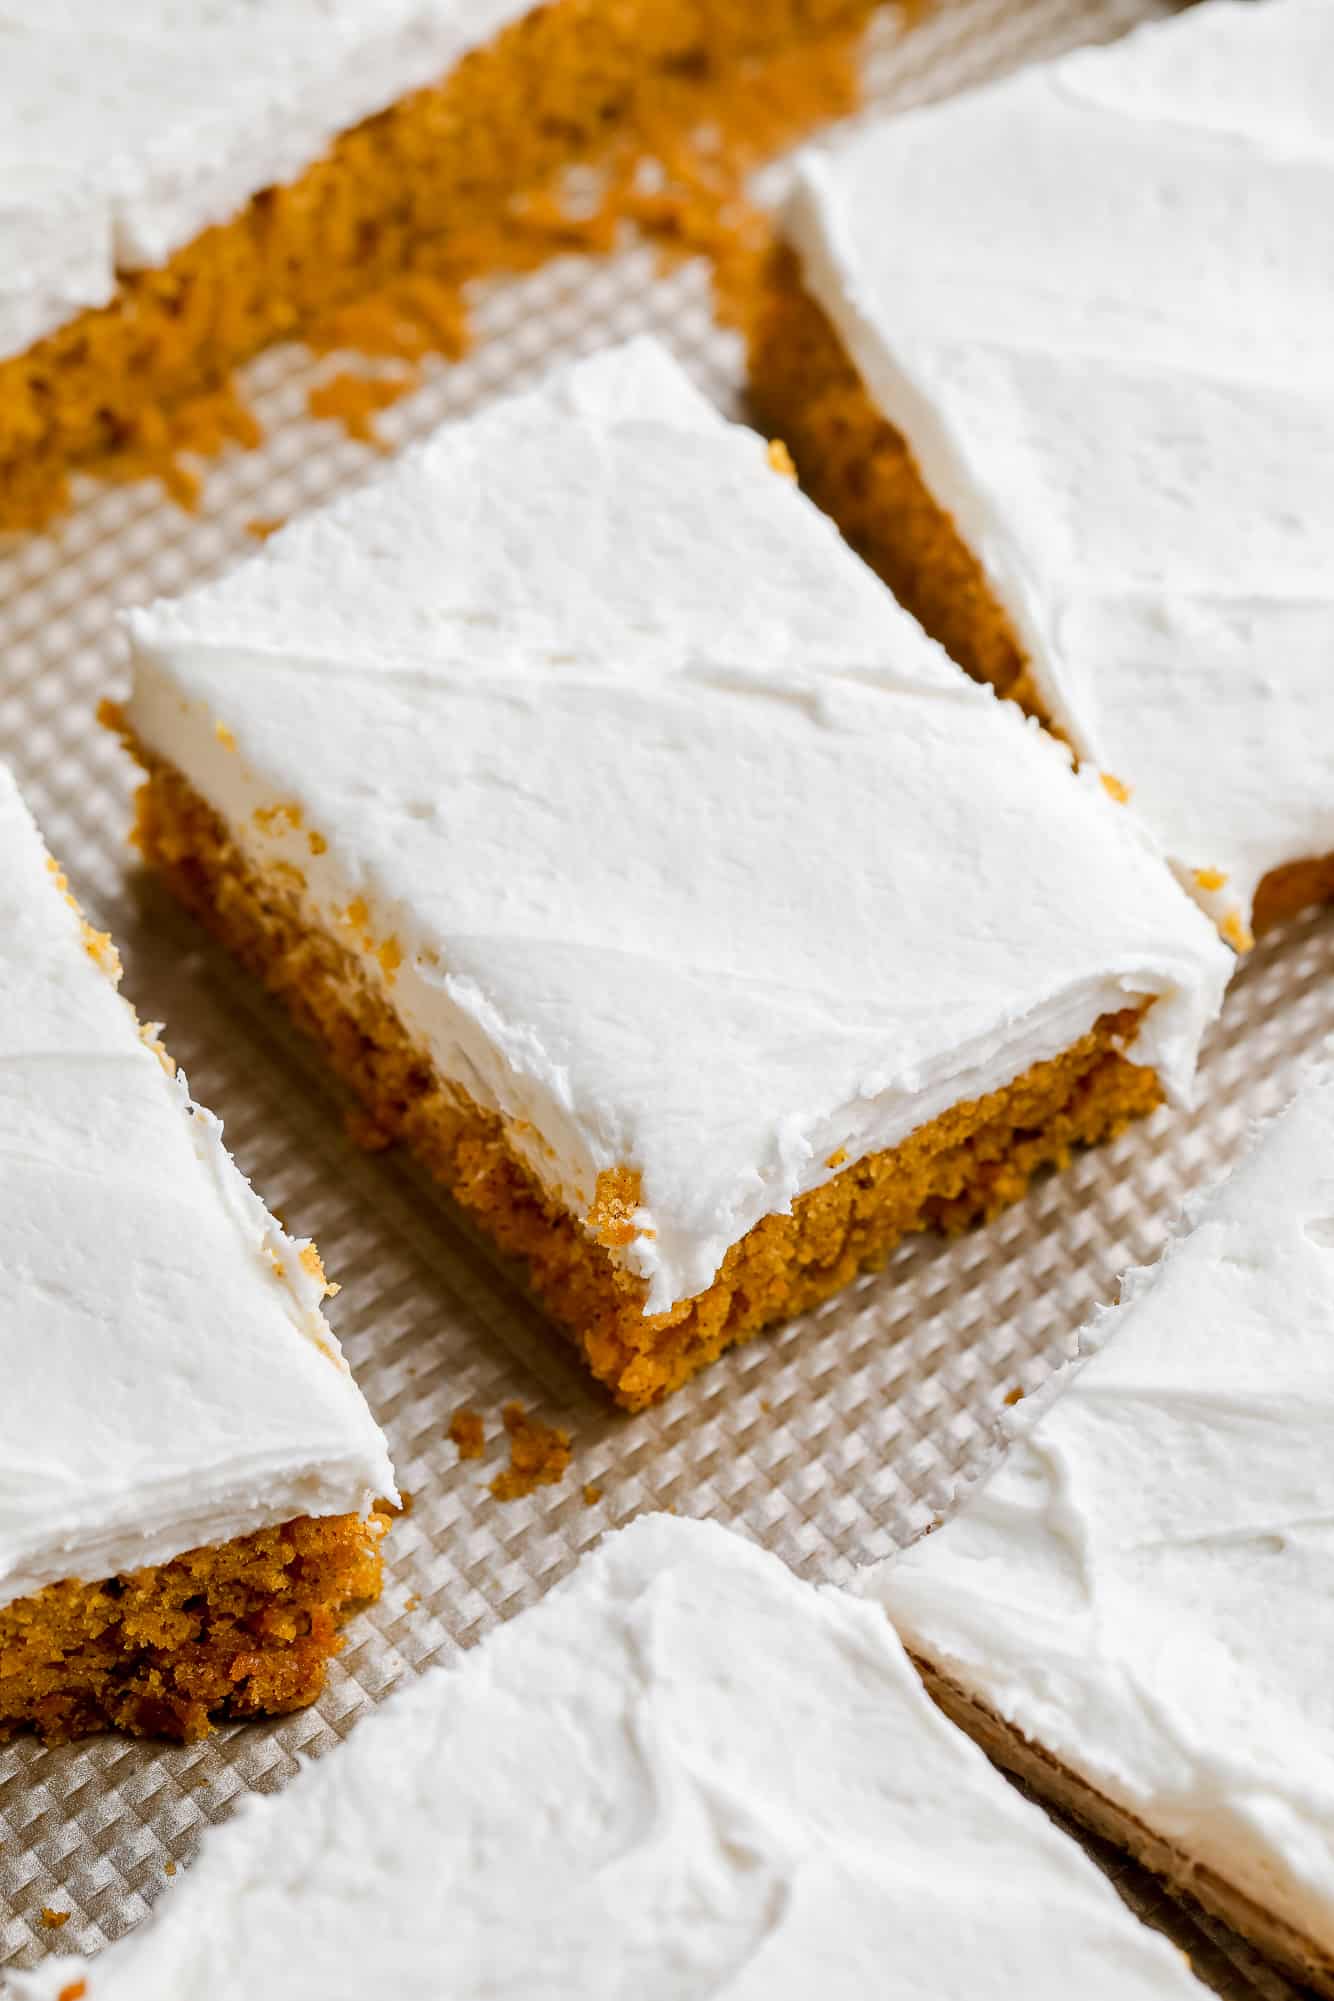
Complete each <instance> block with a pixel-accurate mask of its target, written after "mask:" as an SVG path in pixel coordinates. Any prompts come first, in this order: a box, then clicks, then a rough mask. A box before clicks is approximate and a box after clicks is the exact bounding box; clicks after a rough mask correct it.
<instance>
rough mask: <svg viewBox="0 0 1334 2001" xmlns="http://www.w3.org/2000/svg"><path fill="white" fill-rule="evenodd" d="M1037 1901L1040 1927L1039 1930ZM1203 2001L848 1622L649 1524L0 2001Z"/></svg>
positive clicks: (722, 1538)
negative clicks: (123, 1923)
mask: <svg viewBox="0 0 1334 2001" xmlns="http://www.w3.org/2000/svg"><path fill="white" fill-rule="evenodd" d="M1035 1912H1039V1913H1040V1914H1041V1922H1040V1923H1035V1921H1034V1915H1035ZM817 1989H818V1991H819V1992H820V1993H821V1994H823V1995H826V1996H828V1997H830V2001H865V1997H866V1996H867V1995H868V1994H883V1995H886V1996H890V1997H905V2001H906V1997H910V1996H911V1997H916V1996H920V1995H946V1994H949V1995H962V1994H967V1995H969V1996H971V1997H974V2001H1013V1997H1014V1996H1015V1995H1016V1994H1022V1995H1025V1996H1029V1997H1033V2001H1047V1997H1050V2001H1067V1997H1068V1996H1069V1995H1071V1994H1075V1993H1077V1994H1080V1995H1083V1996H1085V1997H1087V2001H1125V1997H1126V1996H1127V1995H1129V1994H1133V1995H1135V1996H1137V1997H1142V2001H1192V1997H1193V1998H1194V2001H1200V1997H1202V1996H1203V1993H1204V1990H1203V1989H1202V1988H1201V1987H1200V1986H1199V1985H1198V1983H1197V1982H1196V1981H1195V1980H1194V1978H1193V1977H1192V1975H1191V1974H1190V1972H1189V1970H1188V1967H1187V1965H1186V1962H1185V1960H1184V1958H1183V1956H1182V1955H1181V1954H1180V1953H1178V1952H1177V1951H1176V1950H1175V1949H1174V1948H1173V1947H1172V1946H1171V1945H1169V1944H1168V1942H1167V1941H1166V1940H1165V1939H1163V1938H1162V1937H1160V1936H1159V1935H1158V1934H1157V1933H1155V1932H1151V1931H1149V1930H1148V1929H1146V1928H1145V1927H1144V1926H1142V1925H1141V1924H1140V1922H1139V1921H1138V1919H1137V1918H1135V1917H1134V1916H1132V1914H1131V1913H1130V1911H1128V1910H1127V1909H1126V1907H1125V1905H1124V1904H1123V1903H1122V1902H1121V1899H1120V1898H1119V1897H1118V1896H1117V1894H1116V1891H1115V1890H1114V1889H1113V1888H1112V1886H1111V1884H1110V1883H1109V1882H1108V1881H1107V1880H1106V1878H1105V1877H1104V1876H1103V1875H1102V1874H1101V1873H1100V1872H1099V1870H1098V1869H1097V1868H1096V1867H1095V1865H1094V1864H1093V1863H1092V1862H1091V1861H1090V1860H1089V1859H1088V1857H1087V1856H1086V1855H1084V1854H1083V1853H1082V1852H1081V1851H1080V1849H1079V1848H1078V1847H1077V1845H1076V1844H1075V1843H1074V1842H1073V1841H1071V1840H1070V1838H1069V1837H1068V1835H1065V1834H1062V1833H1060V1832H1059V1831H1058V1830H1057V1829H1056V1828H1055V1827H1053V1826H1052V1824H1051V1822H1050V1821H1049V1820H1048V1819H1047V1818H1046V1816H1045V1815H1044V1814H1043V1813H1042V1812H1041V1810H1040V1809H1039V1808H1038V1807H1036V1806H1034V1805H1032V1804H1031V1803H1030V1802H1029V1801H1028V1800H1025V1799H1023V1798H1021V1796H1020V1795H1019V1793H1018V1792H1017V1791H1015V1790H1014V1788H1013V1787H1011V1786H1010V1785H1008V1784H1007V1783H1006V1781H1005V1780H1004V1779H1003V1778H1002V1777H1001V1776H1000V1775H999V1774H998V1773H997V1772H995V1771H993V1769H992V1768H991V1766H990V1765H989V1764H988V1763H987V1761H986V1759H985V1758H984V1757H983V1756H982V1754H981V1753H980V1752H979V1751H978V1750H977V1749H976V1748H975V1747H974V1746H973V1745H972V1744H970V1743H969V1742H968V1740H967V1738H966V1737H965V1736H963V1735H962V1733H960V1732H959V1731H956V1730H955V1729H954V1728H953V1727H952V1726H951V1725H950V1724H949V1723H947V1722H946V1721H945V1719H944V1717H943V1716H941V1715H940V1713H939V1711H938V1710H937V1709H935V1708H934V1707H933V1705H932V1704H931V1703H930V1702H929V1701H928V1699H927V1697H926V1695H925V1694H924V1693H923V1691H922V1688H921V1685H920V1683H919V1682H918V1680H917V1677H916V1676H915V1675H914V1674H913V1671H912V1669H911V1667H910V1666H909V1665H908V1662H907V1661H906V1660H905V1659H904V1656H903V1653H902V1650H901V1648H900V1647H899V1646H898V1643H897V1642H896V1640H895V1638H894V1635H893V1632H892V1629H891V1628H890V1625H889V1623H888V1621H887V1620H886V1619H885V1618H884V1616H883V1615H882V1614H881V1613H880V1612H879V1611H877V1610H876V1609H875V1608H874V1607H872V1606H869V1605H866V1604H863V1603H859V1602H858V1601H857V1600H856V1599H855V1598H852V1597H849V1596H847V1595H846V1594H844V1593H842V1592H839V1591H834V1590H830V1589H828V1588H825V1589H819V1588H817V1587H815V1586H813V1585H809V1584H802V1583H800V1582H798V1580H797V1579H796V1578H794V1577H792V1576H791V1575H790V1573H789V1572H788V1571H786V1570H785V1569H784V1567H783V1565H782V1564H781V1563H780V1562H779V1561H778V1559H777V1558H776V1557H773V1556H768V1555H766V1554H764V1553H763V1552H762V1551H760V1550H758V1549H756V1548H754V1547H753V1546H752V1545H751V1544H749V1543H747V1542H745V1541H743V1540H742V1539H741V1538H740V1537H738V1536H734V1535H730V1534H728V1533H727V1531H725V1530H724V1529H721V1528H717V1527H714V1526H712V1525H710V1524H707V1523H702V1522H691V1521H677V1520H674V1519H672V1518H671V1517H670V1516H664V1515H654V1516H647V1517H644V1518H642V1519H640V1520H639V1521H637V1522H635V1523H633V1524H632V1525H631V1526H630V1527H629V1528H627V1529H625V1530H623V1531H622V1532H621V1533H620V1534H618V1535H613V1536H609V1537H607V1538H606V1540H605V1541H604V1542H603V1543H602V1544H601V1545H600V1547H599V1548H598V1549H597V1550H596V1551H595V1552H594V1553H593V1554H592V1555H590V1556H587V1557H585V1558H584V1560H583V1562H582V1563H581V1564H580V1565H579V1567H578V1569H577V1570H576V1571H575V1572H574V1574H573V1576H572V1577H570V1578H569V1579H567V1580H566V1581H565V1582H564V1583H562V1584H559V1585H557V1586H556V1588H555V1589H554V1590H553V1591H552V1592H551V1593H550V1594H549V1595H548V1597H547V1598H546V1599H545V1600H544V1601H543V1602H542V1603H541V1604H540V1605H538V1606H537V1607H536V1608H535V1609H533V1610H531V1611H528V1612H525V1613H523V1614H522V1615H521V1616H520V1617H519V1618H517V1619H515V1620H514V1621H513V1622H512V1623H511V1624H509V1625H508V1626H505V1627H502V1628H501V1630H500V1631H499V1632H497V1633H493V1634H492V1635H491V1636H490V1637H489V1638H488V1639H486V1640H485V1641H484V1642H483V1643H482V1645H481V1646H480V1647H479V1648H478V1649H477V1650H476V1652H475V1653H471V1654H468V1655H466V1656H465V1657H464V1658H463V1660H462V1661H461V1662H460V1663H459V1664H458V1665H457V1666H456V1667H453V1668H440V1667H435V1668H430V1669H428V1670H427V1671H426V1672H425V1673H424V1674H423V1675H421V1677H420V1678H419V1679H418V1680H417V1681H416V1682H415V1683H414V1684H413V1686H412V1687H410V1688H407V1689H403V1690H401V1691H398V1692H396V1693H394V1694H392V1695H391V1696H390V1697H389V1699H388V1700H387V1702H386V1703H385V1704H384V1706H383V1707H382V1708H381V1709H380V1710H379V1711H378V1712H377V1713H376V1714H375V1715H373V1716H369V1717H367V1718H365V1719H364V1720H363V1721H362V1722H360V1723H359V1724H358V1725H357V1727H356V1729H355V1731H354V1733H353V1735H352V1738H351V1740H350V1742H348V1743H347V1744H345V1745H342V1746H339V1747H338V1748H336V1749H334V1750H332V1751H330V1752H329V1753H328V1754H327V1755H326V1756H325V1757H323V1758H321V1759H320V1761H319V1762H318V1764H316V1765H314V1766H307V1767H306V1769H305V1770H303V1771H302V1772H301V1773H300V1774H299V1775H298V1776H297V1778H296V1779H295V1780H294V1781H293V1783H292V1785H291V1787H290V1789H289V1790H287V1791H285V1792H283V1793H280V1794H278V1795H277V1796H270V1797H267V1798H256V1797H253V1796H252V1797H251V1798H249V1799H247V1800H246V1801H244V1802H243V1804H242V1805H241V1807H240V1808H239V1810H238V1811H237V1812H236V1813H235V1814H234V1815H233V1817H232V1819H231V1820H230V1821H229V1822H228V1824H227V1825H226V1826H224V1827H221V1828H216V1829H211V1830H209V1831H208V1832H207V1833H206V1834H205V1837H204V1844H203V1848H202V1850H201V1853H200V1855H199V1858H198V1861H197V1862H195V1863H194V1864H193V1865H192V1866H191V1868H190V1870H189V1872H188V1874H187V1875H185V1876H184V1877H183V1878H180V1879H178V1881H177V1883H176V1884H175V1886H174V1887H172V1888H169V1889H167V1890H166V1891H165V1893H164V1895H163V1897H162V1899H161V1902H160V1904H159V1906H158V1909H157V1911H156V1912H155V1913H154V1914H153V1916H152V1917H150V1918H149V1919H148V1920H147V1921H146V1923H145V1924H144V1925H143V1927H142V1929H140V1930H139V1931H136V1932H134V1933H133V1934H131V1936H130V1937H129V1938H126V1939H122V1940H120V1941H119V1942H118V1943H116V1944H115V1945H112V1946H111V1947H109V1948H108V1949H107V1950H106V1951H105V1952H104V1953H103V1954H102V1955H101V1956H100V1957H99V1958H96V1959H93V1960H91V1961H89V1960H83V1959H78V1958H75V1957H72V1956H69V1955H62V1956H61V1957H59V1958H57V1959H52V1960H48V1961H47V1962H46V1964H45V1965H44V1966H42V1967H40V1968H39V1969H38V1970H37V1971H36V1972H34V1973H29V1974H20V1975H17V1976H14V1977H13V1979H12V1982H11V1989H7V1990H6V1991H7V1992H10V1991H11V1990H12V2001H59V1997H61V1996H62V1995H63V1996H65V1997H66V2001H68V1997H69V1996H70V1995H71V1994H73V1993H77V1994H78V1995H79V1996H81V1997H84V2001H179V1997H180V1996H181V1995H182V1994H184V1993H188V1992H192V1993H206V1994H208V1995H210V1996H215V1997H217V2001H229V1997H237V2001H240V1997H247V2001H248V1997H250V1996H256V1997H258V1996H271V1995H277V1994H282V1995H283V1996H284V1997H285V2001H360V1997H362V1996H364V1995H366V1994H369V1993H381V1992H388V1993H402V1994H436V1995H446V1994H447V1995H449V1996H451V1997H455V2001H473V1997H476V2001H481V1997H483V1996H493V1995H495V1994H497V1993H510V1994H516V1995H517V1994H523V1995H533V1996H537V1995H541V1996H542V1997H543V2001H599V1997H606V2001H611V1997H616V2001H623V1997H624V1996H625V1995H626V1994H628V1993H631V1992H635V1993H642V1994H645V1995H648V1996H653V1997H657V1998H658V2001H707V1997H710V1996H717V1995H719V1994H722V1993H726V1994H728V1995H729V1996H735V1997H736V2001H761V1997H763V2001H798V1997H805V1996H808V1995H809V1994H811V1993H812V1992H814V1991H816V1990H817Z"/></svg>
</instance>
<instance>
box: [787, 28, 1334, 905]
mask: <svg viewBox="0 0 1334 2001" xmlns="http://www.w3.org/2000/svg"><path fill="white" fill-rule="evenodd" d="M1331 101H1334V35H1332V34H1331V33H1330V16H1329V9H1328V5H1327V0H1265V4H1263V5H1253V4H1248V0H1205V4H1203V5H1199V6H1194V7H1191V8H1189V9H1188V10H1186V11H1185V12H1184V13H1183V14H1182V15H1181V16H1180V17H1179V18H1174V19H1172V20H1170V21H1167V22H1165V23H1160V24H1155V25H1152V26H1148V27H1144V28H1141V29H1139V30H1138V31H1137V32H1136V33H1134V34H1132V35H1130V36H1128V37H1127V38H1126V39H1125V40H1124V41H1122V42H1118V43H1116V44H1114V45H1113V46H1112V47H1110V48H1102V49H1088V50H1083V51H1080V52H1078V53H1076V54H1074V55H1072V56H1069V57H1066V58H1064V59H1062V60H1060V61H1058V62H1054V63H1050V64H1048V65H1045V66H1043V67H1040V68H1035V69H1030V70H1027V71H1023V72H1021V73H1019V74H1018V75H1016V76H1013V77H1010V78H1008V79H1006V80H1004V81H1002V82H999V83H996V84H993V85H990V86H988V87H987V88H985V89H982V90H979V91H976V92H974V93H971V94H969V95H967V96H963V97H959V98H957V99H954V100H952V101H949V102H946V103H943V104H940V105H937V106H933V107H930V108H927V109H924V110H919V111H913V112H910V113H908V114H907V115H906V116H903V117H897V118H883V119H880V120H879V121H877V122H876V123H874V124H872V125H870V126H869V127H867V128H866V129H865V130H863V131H861V132H859V133H857V134H855V135H853V136H852V137H851V138H850V139H849V140H847V141H846V142H844V143H841V144H840V143H836V144H835V145H833V146H832V147H830V148H828V149H825V150H820V149H814V150H811V151H809V152H808V153H807V154H806V155H804V156H803V161H802V164H801V167H800V170H799V173H798V176H797V181H796V186H795V188H794V191H793V194H792V197H791V204H790V207H789V209H788V211H787V217H786V229H787V233H788V236H789V239H790V241H791V242H792V244H793V245H794V247H795V249H796V250H797V252H798V256H799V259H800V263H801V266H802V271H803V276H804V281H805V283H806V285H807V287H808V288H809V290H810V292H811V293H812V295H813V297H814V298H815V299H816V300H817V301H818V303H819V304H820V306H821V307H822V308H823V310H824V312H825V313H826V314H827V316H828V317H829V318H830V320H831V321H832V323H833V324H834V326H835V328H836V329H837V330H838V333H839V335H840V337H841V339H842V341H843V344H844V346H845V347H846V349H847V351H848V352H849V354H850V355H851V357H852V359H853V361H854V363H855V364H856V367H857V369H858V371H859V373H860V375H861V378H862V381H863V383H864V385H865V387H866V389H867V392H868V394H869V395H870V397H871V399H872V400H873V402H874V403H875V404H876V406H877V407H878V408H879V409H880V410H881V411H883V413H884V414H885V415H886V416H887V417H888V418H889V420H890V421H891V422H892V423H893V424H894V425H895V427H896V428H897V429H898V430H899V431H900V432H901V433H902V434H903V435H904V437H905V438H906V439H907V441H908V443H909V445H910V446H911V448H912V451H913V454H914V456H915V458H916V460H917V463H918V465H919V467H920V470H921V472H922V476H923V478H924V479H925V481H926V484H927V486H928V487H929V488H930V490H931V492H932V493H933V494H934V496H935V498H936V500H937V501H938V502H939V503H940V505H941V506H942V507H944V508H945V509H946V511H947V512H948V513H949V514H950V515H952V517H953V519H954V521H955V524H956V526H957V528H958V530H959V532H960V534H961V536H962V537H963V539H964V541H965V542H966V543H967V544H968V546H969V547H970V548H971V550H972V551H973V553H974V555H975V556H976V557H977V558H978V560H979V562H980V563H981V565H982V568H983V570H984V571H985V573H986V576H987V579H988V582H989V584H990V587H991V589H992V591H993V593H994V595H995V597H996V599H997V601H998V602H999V604H1000V605H1001V606H1002V607H1003V609H1004V610H1005V612H1006V614H1007V615H1008V617H1009V619H1010V621H1011V623H1012V625H1013V626H1014V629H1015V631H1016V634H1017V636H1018V638H1019V640H1020V642H1021V643H1022V645H1023V647H1024V648H1025V650H1026V652H1027V655H1028V659H1029V665H1030V671H1031V675H1032V679H1033V682H1034V685H1035V687H1036V690H1037V692H1038V694H1039V696H1040V698H1041V700H1042V702H1043V704H1044V706H1045V708H1046V710H1047V712H1048V713H1049V714H1050V715H1051V716H1052V717H1053V719H1054V720H1055V721H1056V722H1057V723H1058V725H1059V726H1060V728H1061V729H1062V731H1063V732H1064V733H1065V735H1066V736H1067V738H1068V739H1069V741H1070V742H1071V743H1072V744H1074V746H1075V747H1076V749H1077V750H1078V752H1079V754H1080V756H1081V757H1083V758H1087V759H1089V760H1091V761H1092V762H1094V763H1096V764H1097V765H1099V766H1100V767H1101V768H1102V769H1104V770H1108V771H1111V772H1114V773H1115V774H1116V775H1117V776H1118V777H1119V778H1121V779H1122V780H1123V781H1124V782H1125V783H1126V784H1127V785H1129V786H1130V787H1131V789H1132V792H1133V804H1134V807H1135V810H1136V811H1137V812H1139V813H1140V814H1141V815H1142V816H1143V818H1144V819H1145V821H1146V823H1147V824H1148V825H1149V826H1150V828H1151V829H1152V830H1153V832H1154V833H1155V835H1156V836H1157V838H1158V840H1159V842H1160V844H1161V845H1162V847H1163V848H1164V849H1165V850H1166V851H1167V853H1168V854H1169V855H1171V856H1172V857H1173V858H1174V859H1175V860H1176V862H1177V864H1178V865H1179V866H1180V868H1181V869H1182V871H1183V873H1184V875H1185V877H1186V879H1187V880H1188V881H1190V882H1191V884H1192V885H1193V886H1194V887H1195V888H1196V890H1197V893H1198V894H1199V896H1200V899H1201V901H1202V902H1203V903H1204V904H1205V906H1206V907H1207V908H1208V909H1209V910H1210V912H1211V914H1213V915H1214V917H1215V919H1216V920H1217V921H1220V922H1224V923H1227V924H1228V929H1229V932H1230V933H1231V934H1232V935H1236V934H1237V931H1238V929H1239V927H1241V926H1243V925H1244V924H1245V923H1246V921H1247V919H1248V917H1249V913H1250V909H1251V904H1252V899H1253V897H1254V893H1255V889H1256V886H1257V885H1258V883H1259V882H1260V881H1261V879H1262V878H1263V877H1264V876H1265V875H1266V874H1267V873H1268V872H1269V871H1270V870H1272V869H1274V868H1276V867H1278V866H1280V865H1281V864H1283V863H1287V862H1292V861H1294V860H1306V859H1312V858H1316V857H1320V856H1324V855H1327V854H1329V853H1331V852H1334V584H1332V583H1331V565H1330V550H1331V548H1334V229H1331V227H1330V217H1331V215H1332V214H1334V123H1332V122H1331V119H1330V116H1329V106H1330V103H1331ZM1016 135H1022V139H1021V141H1017V140H1016ZM1197 872H1198V873H1202V874H1203V877H1204V881H1203V883H1198V882H1196V875H1197ZM1218 876H1222V877H1224V878H1225V880H1224V881H1223V883H1222V885H1221V886H1216V884H1215V878H1216V877H1218ZM1229 920H1230V922H1229Z"/></svg>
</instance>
